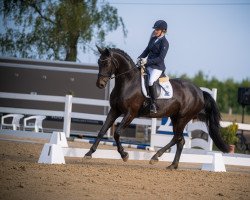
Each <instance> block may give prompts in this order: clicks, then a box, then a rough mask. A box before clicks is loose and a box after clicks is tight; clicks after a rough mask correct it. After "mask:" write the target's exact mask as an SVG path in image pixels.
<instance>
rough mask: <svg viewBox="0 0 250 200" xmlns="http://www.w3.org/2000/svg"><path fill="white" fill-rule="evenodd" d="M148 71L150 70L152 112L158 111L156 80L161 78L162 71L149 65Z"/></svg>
mask: <svg viewBox="0 0 250 200" xmlns="http://www.w3.org/2000/svg"><path fill="white" fill-rule="evenodd" d="M148 72H149V83H148V85H149V94H150V98H151V106H150V112H151V113H157V108H156V99H157V92H156V85H155V84H154V83H155V81H157V80H158V78H160V76H161V74H162V71H161V70H158V69H153V68H151V67H148Z"/></svg>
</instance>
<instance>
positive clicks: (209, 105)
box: [203, 91, 229, 153]
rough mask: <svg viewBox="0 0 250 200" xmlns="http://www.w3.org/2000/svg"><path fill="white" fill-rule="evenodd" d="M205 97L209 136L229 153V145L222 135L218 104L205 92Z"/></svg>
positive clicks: (222, 149) (221, 148)
mask: <svg viewBox="0 0 250 200" xmlns="http://www.w3.org/2000/svg"><path fill="white" fill-rule="evenodd" d="M203 97H204V101H205V107H204V110H205V122H206V124H207V127H208V131H209V135H210V137H211V138H212V140H213V141H214V144H215V145H216V146H217V147H218V148H219V149H220V150H221V151H222V152H224V153H227V152H229V145H228V144H226V143H225V142H224V141H223V139H222V137H221V135H220V132H219V130H220V120H221V115H220V112H219V109H218V107H217V104H216V102H215V100H214V99H213V97H212V96H211V95H210V94H209V93H207V92H205V91H203Z"/></svg>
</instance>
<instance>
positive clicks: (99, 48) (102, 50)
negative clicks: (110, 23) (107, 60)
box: [96, 45, 105, 54]
mask: <svg viewBox="0 0 250 200" xmlns="http://www.w3.org/2000/svg"><path fill="white" fill-rule="evenodd" d="M96 48H97V49H98V51H99V52H100V54H103V53H104V52H105V49H102V48H101V47H99V46H97V45H96Z"/></svg>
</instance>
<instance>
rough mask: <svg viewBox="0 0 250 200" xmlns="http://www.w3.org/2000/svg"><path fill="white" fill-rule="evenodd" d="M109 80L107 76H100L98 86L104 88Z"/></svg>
mask: <svg viewBox="0 0 250 200" xmlns="http://www.w3.org/2000/svg"><path fill="white" fill-rule="evenodd" d="M107 82H108V79H107V78H105V77H99V78H98V79H97V81H96V86H97V87H98V88H100V89H103V88H105V87H106V85H107Z"/></svg>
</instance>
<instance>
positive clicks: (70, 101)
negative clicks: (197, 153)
mask: <svg viewBox="0 0 250 200" xmlns="http://www.w3.org/2000/svg"><path fill="white" fill-rule="evenodd" d="M0 98H5V99H19V100H27V101H40V102H42V101H43V102H56V103H63V104H64V110H62V111H55V110H39V109H25V108H16V107H0V112H1V113H15V114H25V115H44V116H52V117H53V116H54V117H63V119H64V122H63V132H64V133H65V134H66V137H70V132H71V118H77V119H88V120H98V121H105V120H106V115H99V114H89V113H79V112H72V107H73V106H74V105H75V104H82V105H89V106H102V107H104V106H105V107H109V102H108V101H107V100H99V99H88V98H77V97H73V96H71V95H66V96H51V95H34V94H20V93H5V92H0ZM121 119H122V118H121V117H120V118H118V119H117V120H116V123H118V122H120V121H121ZM131 124H135V125H144V126H148V127H150V128H151V140H152V141H151V145H150V146H151V147H157V146H158V147H160V146H161V145H160V143H159V142H157V140H158V139H157V137H160V139H161V140H162V142H163V143H164V144H167V141H166V138H165V137H166V136H165V135H162V134H157V127H159V126H160V127H161V126H162V125H161V121H160V120H157V119H146V118H136V119H134V120H133V121H132V123H131ZM230 124H231V122H221V125H222V126H223V127H225V126H228V125H230ZM194 125H196V124H195V123H194ZM238 126H239V129H240V130H250V124H241V123H238ZM167 128H171V127H167ZM188 129H189V130H190V131H192V130H194V128H190V127H189V128H187V130H188ZM196 129H198V128H196ZM199 129H201V130H203V129H204V127H203V126H201V127H200V128H199ZM158 130H159V129H158ZM109 136H110V134H109V132H108V137H109ZM162 137H163V138H164V139H163V138H162ZM168 137H171V138H172V135H169V136H168ZM155 138H156V139H155ZM185 139H187V138H185ZM210 141H211V140H209V141H208V142H205V141H199V142H198V143H200V144H201V145H200V146H202V145H203V146H205V147H207V148H203V149H205V150H208V151H209V150H211V143H210ZM158 143H159V144H158ZM187 143H188V144H190V142H187ZM196 143H197V139H195V140H194V141H193V145H191V144H190V145H191V146H190V145H189V146H187V148H191V147H193V146H197V145H196ZM157 144H158V145H157Z"/></svg>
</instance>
